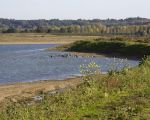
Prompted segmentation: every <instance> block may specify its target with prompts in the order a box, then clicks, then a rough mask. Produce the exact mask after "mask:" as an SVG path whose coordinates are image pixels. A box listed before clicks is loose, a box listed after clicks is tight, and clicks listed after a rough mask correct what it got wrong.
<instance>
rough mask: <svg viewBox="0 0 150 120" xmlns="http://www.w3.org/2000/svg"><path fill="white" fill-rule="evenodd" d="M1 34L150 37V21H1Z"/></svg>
mask: <svg viewBox="0 0 150 120" xmlns="http://www.w3.org/2000/svg"><path fill="white" fill-rule="evenodd" d="M0 32H1V33H15V32H39V33H52V34H81V35H82V34H83V35H133V36H149V35H150V19H146V18H139V17H136V18H127V19H120V20H116V19H106V20H100V19H93V20H82V19H78V20H59V19H52V20H42V19H41V20H14V19H0Z"/></svg>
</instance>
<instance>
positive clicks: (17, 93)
mask: <svg viewBox="0 0 150 120" xmlns="http://www.w3.org/2000/svg"><path fill="white" fill-rule="evenodd" d="M80 82H81V79H80V78H72V79H67V80H62V81H39V82H31V83H17V84H11V85H0V102H2V101H3V100H4V99H5V98H12V100H17V99H21V98H26V97H31V96H33V95H35V94H36V93H37V92H39V91H43V92H47V91H50V90H55V89H57V88H65V87H68V86H76V85H78V84H80Z"/></svg>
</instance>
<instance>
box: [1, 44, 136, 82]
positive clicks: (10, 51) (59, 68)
mask: <svg viewBox="0 0 150 120" xmlns="http://www.w3.org/2000/svg"><path fill="white" fill-rule="evenodd" d="M55 46H56V45H52V44H50V45H43V44H42V45H0V84H3V83H16V82H29V81H36V80H48V79H51V80H62V79H65V78H69V77H73V76H77V75H80V65H82V64H88V63H90V62H96V63H97V64H98V65H99V66H100V68H101V71H102V72H107V71H108V70H109V69H110V66H114V68H117V69H121V68H123V67H124V66H125V65H127V64H128V65H130V66H136V65H138V61H135V60H125V61H124V62H121V61H122V59H119V58H116V59H115V60H114V58H107V57H101V58H100V57H95V58H85V57H74V56H69V57H65V56H66V55H67V54H68V53H65V52H49V51H44V49H45V48H49V47H55Z"/></svg>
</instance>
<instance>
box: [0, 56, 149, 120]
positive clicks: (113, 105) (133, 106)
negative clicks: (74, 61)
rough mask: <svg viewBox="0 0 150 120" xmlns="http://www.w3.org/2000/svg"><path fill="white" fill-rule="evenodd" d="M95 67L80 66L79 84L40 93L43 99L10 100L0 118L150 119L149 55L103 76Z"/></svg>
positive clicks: (31, 119)
mask: <svg viewBox="0 0 150 120" xmlns="http://www.w3.org/2000/svg"><path fill="white" fill-rule="evenodd" d="M84 68H86V69H84ZM95 68H96V69H95ZM97 68H99V67H98V66H97V65H96V64H95V63H92V64H89V65H87V67H86V66H85V67H83V66H81V71H82V73H83V74H85V75H86V76H85V77H83V79H82V84H80V85H78V86H76V87H71V86H70V87H68V88H67V89H65V90H63V91H60V92H55V93H54V92H48V93H40V94H39V95H40V96H41V97H42V98H43V99H42V100H40V101H38V102H32V101H31V100H30V99H27V100H21V101H20V102H17V103H12V102H10V103H9V104H7V105H6V106H5V107H4V109H3V110H2V112H1V113H0V119H1V120H50V119H52V120H54V119H68V120H69V119H70V120H78V119H95V120H97V119H102V120H104V119H105V120H108V119H111V120H135V119H136V120H148V119H150V99H149V98H150V81H149V79H150V74H149V73H150V58H149V57H148V58H145V59H143V60H142V61H141V62H140V65H139V66H137V67H135V68H124V69H123V70H121V71H119V72H117V71H114V72H110V73H109V74H107V75H105V76H103V75H101V74H100V73H99V72H97ZM88 71H92V73H94V74H91V73H90V72H88ZM95 71H96V72H95Z"/></svg>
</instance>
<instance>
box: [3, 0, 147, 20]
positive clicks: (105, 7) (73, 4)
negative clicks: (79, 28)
mask: <svg viewBox="0 0 150 120" xmlns="http://www.w3.org/2000/svg"><path fill="white" fill-rule="evenodd" d="M129 17H144V18H150V0H0V18H8V19H21V20H22V19H26V20H29V19H107V18H114V19H124V18H129Z"/></svg>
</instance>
